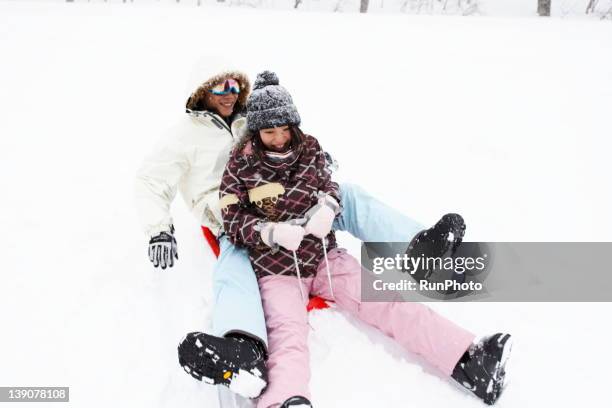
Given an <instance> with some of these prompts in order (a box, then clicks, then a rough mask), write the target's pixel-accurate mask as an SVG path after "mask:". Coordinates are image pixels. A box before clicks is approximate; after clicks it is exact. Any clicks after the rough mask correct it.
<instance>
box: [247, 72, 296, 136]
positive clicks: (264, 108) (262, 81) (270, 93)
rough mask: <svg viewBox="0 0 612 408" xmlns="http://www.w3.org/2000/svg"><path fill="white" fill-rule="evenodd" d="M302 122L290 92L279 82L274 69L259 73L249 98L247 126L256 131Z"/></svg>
mask: <svg viewBox="0 0 612 408" xmlns="http://www.w3.org/2000/svg"><path fill="white" fill-rule="evenodd" d="M299 124H300V114H299V113H298V111H297V108H296V107H295V105H294V104H293V99H291V95H289V92H287V90H286V89H285V88H283V87H282V86H280V85H279V84H278V77H277V76H276V74H275V73H274V72H272V71H264V72H262V73H260V74H258V75H257V79H256V80H255V84H254V85H253V92H251V96H249V99H248V100H247V127H248V129H249V130H250V131H252V132H255V131H258V130H260V129H268V128H273V127H279V126H284V125H296V126H298V125H299Z"/></svg>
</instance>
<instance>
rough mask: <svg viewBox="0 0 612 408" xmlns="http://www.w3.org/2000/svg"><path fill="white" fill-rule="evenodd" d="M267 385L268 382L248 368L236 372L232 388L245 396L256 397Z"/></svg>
mask: <svg viewBox="0 0 612 408" xmlns="http://www.w3.org/2000/svg"><path fill="white" fill-rule="evenodd" d="M265 386H266V382H265V381H264V380H262V379H261V378H260V377H258V376H257V372H256V371H255V370H254V371H253V373H251V372H249V371H246V370H242V369H241V370H238V372H237V373H234V378H233V379H232V382H231V384H230V387H229V388H230V390H232V391H233V392H235V393H237V394H238V395H242V396H244V397H250V398H254V397H257V396H258V395H259V394H261V390H262V389H263V388H264V387H265Z"/></svg>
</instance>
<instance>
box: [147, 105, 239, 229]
mask: <svg viewBox="0 0 612 408" xmlns="http://www.w3.org/2000/svg"><path fill="white" fill-rule="evenodd" d="M245 131H246V118H244V117H242V118H238V119H236V120H234V121H233V122H232V125H231V129H230V127H229V126H228V125H227V124H226V123H225V122H224V121H223V119H221V117H220V116H218V115H216V114H214V113H211V112H207V111H203V112H189V113H188V114H187V115H185V116H184V117H183V120H182V121H181V122H179V123H178V124H177V125H175V126H174V127H172V128H171V129H170V130H169V131H168V132H167V134H166V136H165V138H164V141H163V143H162V144H161V145H160V146H159V147H158V148H157V149H156V150H155V151H154V152H153V153H151V154H150V155H149V156H148V157H147V158H146V159H145V161H144V163H143V164H142V166H141V168H140V170H139V171H138V174H137V177H136V206H137V209H138V212H139V213H140V218H141V221H142V227H143V230H144V231H145V233H146V234H147V235H148V236H150V237H153V236H155V235H157V234H159V233H160V232H162V231H169V230H170V226H171V225H172V217H171V216H170V205H171V203H172V201H173V200H174V197H175V196H176V191H177V188H178V189H180V191H181V195H182V196H183V199H184V200H185V203H186V204H187V207H188V208H189V209H190V210H191V212H192V213H193V215H194V216H195V217H196V219H197V220H198V222H200V223H201V225H203V226H206V227H208V228H210V229H211V230H212V231H213V233H215V234H217V235H218V233H219V231H220V229H221V228H222V225H223V219H222V217H221V210H220V208H219V185H220V184H221V177H222V176H223V171H224V170H225V165H226V164H227V161H228V159H229V155H230V151H231V149H232V147H233V145H234V142H235V141H238V140H240V138H241V137H242V135H243V134H244V132H245Z"/></svg>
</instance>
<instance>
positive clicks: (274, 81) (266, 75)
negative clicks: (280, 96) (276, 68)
mask: <svg viewBox="0 0 612 408" xmlns="http://www.w3.org/2000/svg"><path fill="white" fill-rule="evenodd" d="M278 84H279V82H278V76H277V75H276V73H274V72H272V71H263V72H261V73H259V74H257V79H256V80H255V85H253V89H261V88H263V87H265V86H270V85H278Z"/></svg>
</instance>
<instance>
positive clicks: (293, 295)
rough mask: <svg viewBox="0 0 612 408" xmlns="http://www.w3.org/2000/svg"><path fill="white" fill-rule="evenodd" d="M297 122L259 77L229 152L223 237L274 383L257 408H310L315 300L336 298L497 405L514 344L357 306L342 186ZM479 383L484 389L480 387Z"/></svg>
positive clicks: (281, 92) (428, 314) (401, 311)
mask: <svg viewBox="0 0 612 408" xmlns="http://www.w3.org/2000/svg"><path fill="white" fill-rule="evenodd" d="M299 124H300V117H299V114H298V112H297V109H296V108H295V106H294V105H293V102H292V99H291V96H290V95H289V93H288V92H287V91H286V90H285V89H284V88H283V87H281V86H280V85H279V82H278V78H277V77H276V75H275V74H274V73H272V72H269V71H266V72H263V73H262V74H260V75H259V76H258V78H257V80H256V82H255V85H254V88H253V92H252V94H251V96H250V97H249V100H248V103H247V127H248V132H247V134H246V135H245V137H244V138H243V139H242V141H241V142H240V143H239V144H238V145H237V146H236V148H235V149H234V151H233V152H232V154H231V157H230V160H229V162H228V164H227V167H226V169H225V172H224V175H223V178H222V182H221V188H220V207H221V212H222V217H223V224H224V229H225V232H226V234H227V235H228V237H229V239H230V241H231V242H232V243H234V244H235V245H237V246H243V247H246V248H247V249H248V252H249V257H250V260H251V263H252V265H253V269H254V271H255V274H256V276H257V279H258V284H259V288H260V292H261V298H262V302H263V309H264V315H265V318H266V327H267V329H268V341H269V344H268V353H269V356H268V362H267V366H268V370H269V371H268V376H269V381H268V387H267V389H266V391H265V392H264V393H263V395H262V396H261V397H260V398H259V401H258V407H259V408H267V407H279V406H280V407H290V406H293V407H297V406H303V407H310V406H312V405H311V403H310V398H311V395H310V391H309V389H308V384H309V381H310V369H309V354H308V343H307V337H308V317H307V312H306V304H307V302H308V298H309V295H316V296H320V297H322V298H324V299H328V300H333V301H334V302H335V303H336V305H337V307H338V308H339V309H342V310H345V311H347V312H349V313H350V314H352V315H354V316H355V317H357V318H358V319H360V320H362V321H364V322H366V323H368V324H370V325H372V326H374V327H377V328H378V329H380V330H381V331H383V332H384V333H385V334H387V335H389V336H391V337H393V338H394V339H395V340H397V341H398V342H399V343H400V344H402V345H403V346H405V348H407V349H408V350H410V351H411V352H414V353H417V354H420V355H422V356H423V357H424V358H425V359H426V360H428V361H429V362H430V363H431V364H433V365H434V366H436V367H437V368H438V369H440V370H441V371H442V372H443V373H444V374H446V375H448V376H452V377H453V378H454V379H455V380H457V381H459V382H460V383H464V385H465V386H466V387H468V388H469V389H470V390H471V391H472V392H474V393H476V395H478V396H479V397H481V398H483V399H484V400H485V402H487V403H493V402H494V401H495V399H497V397H498V396H499V393H500V392H501V389H502V386H503V376H504V365H503V363H504V362H505V358H506V356H507V351H508V350H509V346H510V342H509V338H510V336H509V335H506V334H497V335H495V336H491V337H489V338H486V339H484V341H481V342H479V343H477V344H473V340H474V335H473V334H472V333H470V332H469V331H467V330H464V329H463V328H461V327H459V326H457V325H456V324H454V323H452V322H451V321H449V320H447V319H446V318H444V317H442V316H440V315H438V314H437V313H435V312H434V311H432V310H431V309H429V308H428V307H426V306H424V305H421V304H418V303H412V302H361V296H360V293H361V273H362V269H361V265H360V264H359V262H358V261H357V260H356V259H355V258H354V257H352V256H351V255H349V254H348V253H347V252H346V250H344V249H342V248H338V247H337V245H336V240H335V236H334V233H333V231H332V230H331V228H332V223H333V221H334V218H335V217H336V216H337V215H338V214H339V213H340V211H341V208H342V207H341V205H342V202H341V200H340V195H339V193H338V185H337V184H336V183H334V182H333V181H332V180H331V172H330V170H329V169H328V166H327V164H326V160H325V154H324V152H323V150H322V149H321V146H320V145H319V143H318V142H317V140H316V139H315V138H314V137H312V136H310V135H306V134H304V133H303V132H302V131H301V130H300V128H299V127H298V126H299ZM479 350H480V351H479ZM483 364H484V365H485V366H487V367H490V369H488V373H487V370H482V369H481V370H480V371H479V373H480V376H481V377H482V378H485V377H486V381H480V380H479V379H476V380H474V375H473V373H471V372H469V370H470V367H472V366H474V367H476V366H478V367H482V366H483ZM474 370H475V369H472V371H474ZM470 375H471V377H470ZM487 375H488V377H487ZM476 382H483V383H484V387H482V386H479V387H480V388H478V389H477V387H476V386H475V385H473V384H472V383H476Z"/></svg>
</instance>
